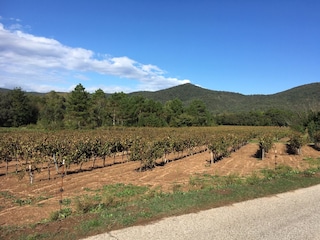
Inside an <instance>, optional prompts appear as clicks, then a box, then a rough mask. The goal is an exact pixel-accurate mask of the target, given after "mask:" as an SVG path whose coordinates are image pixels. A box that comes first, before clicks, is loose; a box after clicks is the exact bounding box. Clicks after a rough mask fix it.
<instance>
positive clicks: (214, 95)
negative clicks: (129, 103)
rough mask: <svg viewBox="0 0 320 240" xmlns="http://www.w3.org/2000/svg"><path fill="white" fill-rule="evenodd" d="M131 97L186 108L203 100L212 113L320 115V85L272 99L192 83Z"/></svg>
mask: <svg viewBox="0 0 320 240" xmlns="http://www.w3.org/2000/svg"><path fill="white" fill-rule="evenodd" d="M130 95H141V96H143V97H146V98H150V99H153V100H156V101H160V102H162V103H165V102H166V101H168V100H172V99H175V98H177V99H180V100H181V101H182V102H183V103H184V104H186V105H188V103H190V102H191V101H192V100H194V99H200V100H202V101H203V102H204V103H205V104H206V106H207V108H208V110H209V111H210V112H212V113H222V112H248V111H252V110H266V109H270V108H277V109H284V110H293V111H296V110H314V111H320V82H318V83H311V84H306V85H302V86H299V87H295V88H292V89H289V90H286V91H283V92H279V93H276V94H270V95H243V94H239V93H233V92H225V91H214V90H208V89H204V88H201V87H198V86H195V85H193V84H190V83H188V84H184V85H179V86H176V87H172V88H168V89H164V90H160V91H155V92H146V91H145V92H143V91H142V92H134V93H130Z"/></svg>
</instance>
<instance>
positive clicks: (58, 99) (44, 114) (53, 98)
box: [39, 91, 66, 129]
mask: <svg viewBox="0 0 320 240" xmlns="http://www.w3.org/2000/svg"><path fill="white" fill-rule="evenodd" d="M65 110H66V100H65V98H64V97H63V96H61V95H59V94H58V93H56V92H55V91H51V92H49V93H48V94H47V95H46V96H45V97H44V106H43V107H42V109H41V110H40V120H39V122H40V124H41V125H42V126H44V127H45V128H53V129H56V128H61V127H63V119H64V115H65Z"/></svg>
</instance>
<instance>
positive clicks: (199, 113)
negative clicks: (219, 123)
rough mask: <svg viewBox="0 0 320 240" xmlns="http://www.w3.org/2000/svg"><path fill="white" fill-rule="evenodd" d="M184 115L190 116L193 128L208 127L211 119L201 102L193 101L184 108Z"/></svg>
mask: <svg viewBox="0 0 320 240" xmlns="http://www.w3.org/2000/svg"><path fill="white" fill-rule="evenodd" d="M186 113H187V114H188V115H190V116H191V119H192V125H193V126H208V125H210V122H211V118H210V114H209V111H208V110H207V108H206V105H205V104H204V102H203V101H201V100H199V99H194V100H192V102H191V103H190V105H189V106H188V107H187V108H186Z"/></svg>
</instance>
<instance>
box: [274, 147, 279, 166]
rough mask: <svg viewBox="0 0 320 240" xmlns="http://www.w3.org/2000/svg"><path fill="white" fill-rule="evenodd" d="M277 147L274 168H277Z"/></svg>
mask: <svg viewBox="0 0 320 240" xmlns="http://www.w3.org/2000/svg"><path fill="white" fill-rule="evenodd" d="M277 157H278V156H277V149H275V150H274V170H277Z"/></svg>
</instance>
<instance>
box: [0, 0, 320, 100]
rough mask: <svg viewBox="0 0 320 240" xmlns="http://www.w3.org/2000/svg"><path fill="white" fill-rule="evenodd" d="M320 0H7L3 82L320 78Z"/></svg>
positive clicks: (269, 82)
mask: <svg viewBox="0 0 320 240" xmlns="http://www.w3.org/2000/svg"><path fill="white" fill-rule="evenodd" d="M319 12H320V1H318V0H268V1H265V0H241V1H240V0H184V1H180V0H153V1H145V0H92V1H87V0H78V1H67V0H63V1H62V0H46V1H43V0H28V1H26V0H0V87H4V88H14V87H21V88H22V89H23V90H26V91H39V92H48V91H50V90H55V91H71V90H72V89H73V88H74V87H75V86H76V85H77V84H78V83H82V84H83V86H84V87H85V88H86V90H88V91H90V92H93V91H95V90H96V89H98V88H101V89H103V90H104V91H105V92H107V93H114V92H120V91H123V92H133V91H140V90H149V91H156V90H160V89H164V88H168V87H172V86H176V85H179V84H183V83H188V82H190V83H192V84H195V85H198V86H201V87H203V88H207V89H211V90H218V91H229V92H238V93H242V94H273V93H277V92H281V91H284V90H287V89H290V88H293V87H296V86H299V85H303V84H308V83H312V82H319V81H320V44H319V43H320V14H319Z"/></svg>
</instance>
